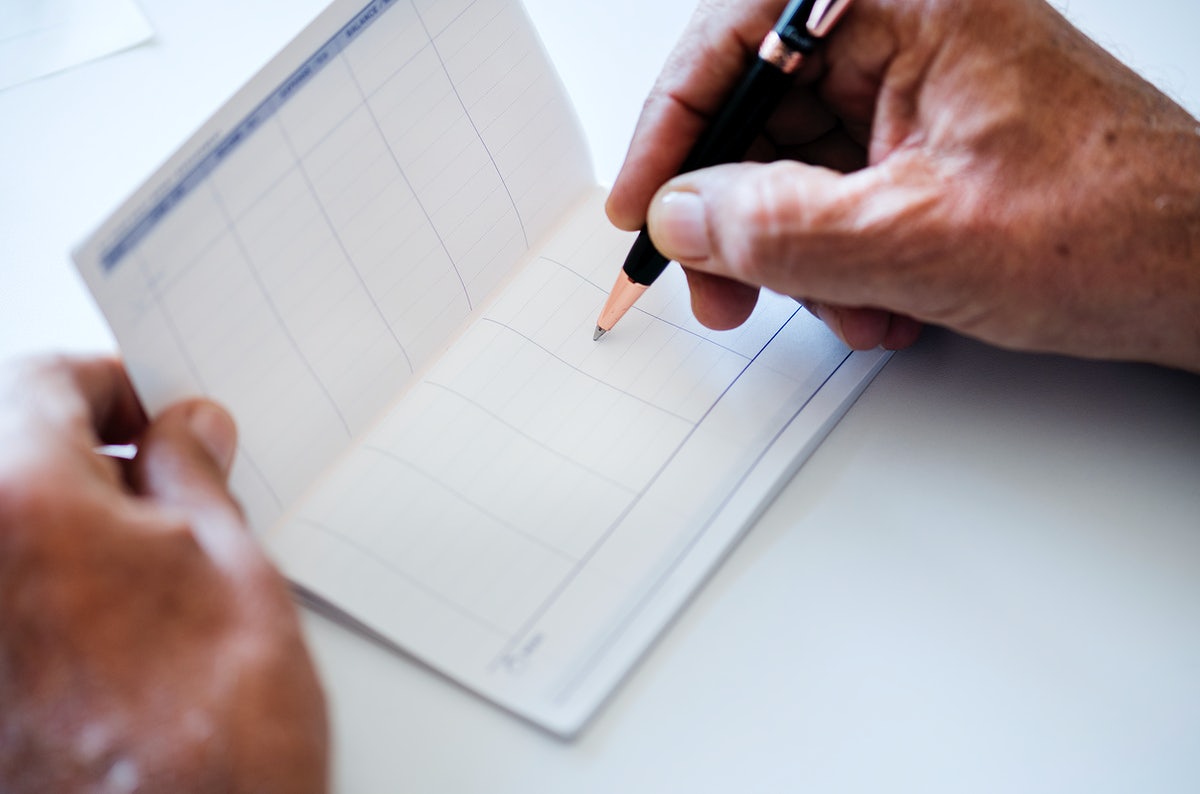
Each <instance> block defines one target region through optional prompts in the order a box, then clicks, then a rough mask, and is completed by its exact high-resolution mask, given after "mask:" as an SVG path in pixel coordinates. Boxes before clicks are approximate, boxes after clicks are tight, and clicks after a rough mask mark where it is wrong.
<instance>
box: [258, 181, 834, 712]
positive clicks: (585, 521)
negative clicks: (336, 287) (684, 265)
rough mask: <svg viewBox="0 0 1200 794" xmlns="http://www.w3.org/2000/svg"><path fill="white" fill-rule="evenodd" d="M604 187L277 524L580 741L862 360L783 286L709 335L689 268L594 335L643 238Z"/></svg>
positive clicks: (285, 538) (359, 595)
mask: <svg viewBox="0 0 1200 794" xmlns="http://www.w3.org/2000/svg"><path fill="white" fill-rule="evenodd" d="M602 201H603V195H602V194H601V193H599V192H597V193H596V194H595V195H594V197H593V199H592V200H591V201H590V202H588V203H586V204H585V205H583V206H581V207H579V208H578V209H577V210H576V212H575V214H574V216H573V219H572V222H570V223H568V224H566V225H565V226H564V227H563V229H562V231H561V232H560V233H559V234H558V235H556V236H555V237H553V238H552V239H551V241H550V242H549V243H548V244H547V246H546V247H545V248H544V249H542V250H539V251H538V252H537V255H536V258H535V259H534V260H533V261H532V262H531V263H530V264H529V265H528V266H526V267H525V268H524V269H523V270H522V271H521V272H520V274H519V275H518V276H517V278H516V279H515V280H514V282H513V283H511V284H509V285H508V286H507V287H506V288H505V289H504V291H503V292H502V293H501V295H500V297H499V299H498V300H497V301H496V302H495V303H494V304H491V305H489V306H488V307H487V308H486V309H485V311H484V313H483V315H482V316H481V317H479V318H478V319H477V320H476V321H475V322H474V323H473V324H472V325H471V327H470V328H469V329H468V330H467V332H466V333H465V334H464V335H463V336H462V337H460V338H459V339H458V340H457V341H456V342H455V344H454V345H453V346H452V347H451V348H450V349H449V350H448V351H447V352H446V353H445V354H444V355H443V356H442V357H441V358H440V359H439V361H438V362H437V363H436V364H435V365H434V366H433V367H432V368H431V369H430V370H429V372H428V373H427V374H426V375H425V376H424V377H423V378H422V379H421V382H420V383H419V384H418V385H416V386H415V387H414V388H412V389H411V390H409V392H408V393H407V394H406V396H405V397H404V398H403V400H402V401H400V402H399V403H398V404H397V405H396V406H395V407H394V408H393V409H392V410H391V411H390V412H389V413H388V414H387V416H386V417H385V418H384V420H383V421H382V422H381V423H380V424H379V425H378V426H377V427H376V428H374V429H373V430H371V431H370V432H369V433H367V434H365V435H364V436H363V437H362V439H361V441H360V443H358V444H356V446H355V447H354V448H353V450H352V451H351V452H350V454H349V455H348V456H347V457H346V458H344V459H343V460H342V462H341V463H340V464H339V465H338V466H337V467H336V468H335V469H334V470H333V471H332V472H331V473H330V474H329V476H328V477H327V478H325V479H324V480H322V481H321V482H320V483H318V485H317V487H316V488H314V490H313V492H312V494H311V496H310V497H309V498H307V499H306V500H304V501H303V502H302V503H301V505H300V506H299V507H298V508H297V510H296V511H295V512H294V513H293V514H291V515H290V517H289V519H288V520H286V521H285V522H284V524H283V525H282V526H281V527H280V528H279V529H277V530H276V531H274V532H273V533H271V535H270V536H269V537H268V538H267V542H268V544H269V546H270V548H271V549H272V552H273V554H274V556H275V557H276V558H277V559H278V560H280V562H281V564H282V565H283V566H284V569H285V570H286V571H288V572H289V574H290V575H291V576H292V577H293V578H294V579H296V580H297V581H300V582H303V583H304V585H305V587H306V589H308V591H309V592H310V593H311V594H312V595H315V596H317V597H318V598H320V599H322V600H324V601H325V602H327V603H331V604H333V605H335V606H337V607H338V608H339V609H342V610H345V611H346V612H349V613H350V614H352V615H354V616H355V617H356V618H357V619H358V620H360V621H361V622H363V623H365V624H366V625H368V626H369V627H370V628H371V629H372V630H374V631H375V632H377V633H379V634H381V635H383V636H385V637H387V638H388V639H390V640H391V641H392V642H395V643H396V644H398V645H400V646H401V647H403V648H405V649H406V650H408V651H410V652H412V653H414V654H415V655H417V656H419V657H420V658H422V659H424V660H425V661H426V662H428V663H430V664H431V665H433V666H434V667H436V668H438V669H440V670H443V671H445V672H447V673H448V674H450V675H452V676H454V677H455V678H457V679H459V680H460V681H463V682H464V683H467V684H468V685H469V686H471V687H473V688H475V689H477V690H478V691H480V692H482V693H484V694H485V695H487V696H488V697H490V698H492V699H494V700H497V701H498V702H500V703H503V704H504V705H506V706H507V707H508V708H510V709H512V710H514V711H516V712H518V713H521V714H523V715H525V716H527V717H529V718H531V719H534V720H535V721H538V722H540V723H542V724H546V725H549V726H552V727H553V728H554V729H555V730H559V731H560V732H563V733H570V732H572V731H574V730H576V729H577V728H578V727H579V725H580V724H581V721H582V720H583V719H585V718H586V716H587V715H589V714H590V713H592V711H593V710H594V709H595V707H596V706H597V705H598V699H597V697H596V696H595V695H590V696H587V697H583V698H577V697H576V696H575V695H576V691H577V690H578V689H579V688H580V686H581V684H582V683H584V682H585V680H586V678H587V672H586V670H587V668H588V666H589V665H590V664H592V663H593V662H594V661H595V657H596V655H597V654H598V653H601V652H602V650H603V649H604V646H605V645H606V643H607V642H608V641H609V639H610V635H611V634H612V632H614V631H617V633H618V634H619V630H618V626H619V624H620V623H622V622H624V621H626V620H628V619H629V618H630V614H629V610H630V609H631V605H632V604H634V603H636V602H637V600H638V599H640V598H643V597H644V596H645V595H646V594H647V593H648V592H650V591H651V590H652V589H654V588H655V587H656V586H657V584H658V583H659V581H660V579H661V578H662V577H663V576H665V575H666V574H667V573H668V572H669V570H670V567H671V565H672V564H673V562H674V561H675V560H676V559H677V558H678V556H679V555H680V554H681V553H683V552H684V550H686V549H687V547H688V546H689V545H690V544H691V543H693V542H694V541H695V540H696V539H697V537H698V536H699V534H701V533H702V532H703V531H705V529H706V527H707V526H708V524H709V522H710V521H711V519H712V517H713V516H714V515H715V514H716V513H717V512H719V510H720V509H721V508H722V506H723V504H724V503H725V502H726V501H727V500H728V499H729V498H730V496H731V494H732V493H733V492H734V491H735V490H736V489H737V487H738V486H739V485H740V484H741V483H742V481H743V480H744V478H745V477H746V476H747V474H748V472H750V471H751V470H752V469H753V468H754V466H755V465H756V464H757V463H758V461H759V460H760V458H761V457H762V456H763V454H764V453H765V451H766V450H767V449H768V448H769V447H770V446H771V444H772V442H773V441H774V439H775V438H776V436H777V435H778V434H779V433H780V432H781V430H782V429H783V428H784V427H785V426H786V425H787V424H788V423H789V422H790V421H791V420H792V419H793V418H794V416H795V414H796V413H797V411H798V410H799V409H800V407H802V406H803V405H804V404H805V403H806V402H807V401H808V400H809V399H810V398H811V397H812V395H813V394H814V393H816V392H817V390H818V388H819V387H820V386H821V385H822V384H824V383H825V382H826V381H827V380H828V378H829V376H830V375H831V374H832V373H833V372H835V371H836V370H837V369H838V368H839V367H840V366H841V365H842V364H844V363H845V362H846V361H847V360H848V358H849V352H848V351H847V350H846V349H845V348H844V347H843V346H842V345H841V344H840V343H839V342H838V341H837V340H836V338H835V337H833V336H832V335H831V334H829V333H828V331H827V330H826V329H825V328H824V327H823V326H822V325H821V324H820V323H819V322H817V321H816V320H814V319H813V318H811V317H810V316H809V315H808V314H807V313H806V312H803V311H802V310H800V309H799V308H798V306H797V304H796V303H795V302H794V301H792V300H790V299H785V298H780V297H779V296H774V295H771V294H769V293H767V294H764V295H763V297H762V300H761V301H760V305H759V307H758V308H757V310H756V312H755V314H754V316H753V317H752V319H751V320H750V321H749V322H748V323H747V324H746V325H745V326H744V327H743V328H741V329H740V330H738V331H737V332H733V333H714V332H711V331H707V330H706V329H703V328H701V327H700V326H699V325H698V324H697V323H696V322H695V320H693V319H692V318H691V314H690V311H688V310H687V309H686V303H685V301H683V300H682V299H683V298H685V297H686V289H685V288H684V285H683V284H682V283H681V278H680V275H679V273H678V271H677V270H676V271H674V272H673V273H672V274H671V275H670V276H667V277H666V278H665V281H664V282H663V283H661V284H657V283H656V284H655V285H654V287H653V288H652V289H651V290H650V292H648V293H647V296H646V297H647V298H649V300H647V301H646V304H647V306H648V307H649V308H644V307H638V308H637V309H636V310H635V312H634V313H633V314H631V315H630V316H628V317H627V318H626V320H625V321H623V322H622V324H621V326H620V327H619V329H618V331H617V332H614V333H613V334H611V335H610V336H606V337H605V338H604V339H603V340H601V341H600V342H599V343H596V342H593V341H592V338H591V331H592V324H593V323H594V318H595V317H596V315H597V313H598V312H599V309H600V306H601V304H602V303H603V301H604V298H605V289H604V288H603V287H601V286H600V285H601V284H602V283H604V282H603V281H601V279H604V280H607V279H608V277H609V276H611V273H612V270H613V263H614V262H619V261H620V260H621V257H622V256H623V254H624V252H626V251H627V250H628V248H629V244H630V242H631V237H630V236H629V235H627V234H624V233H620V232H616V231H614V230H612V229H611V228H610V227H609V226H608V225H607V224H606V223H605V222H604V215H603V207H602ZM773 344H774V345H775V346H776V348H775V349H772V345H773ZM780 346H782V347H784V348H786V349H787V355H786V356H781V355H780V354H778V353H777V352H776V350H777V349H778V348H779V347H780ZM768 350H770V351H771V352H770V353H768V352H767V351H768ZM750 517H751V516H750V515H743V516H742V517H741V521H742V523H743V524H744V523H745V521H747V520H748V519H749V518H750ZM737 531H739V528H738V527H737V526H735V527H734V532H733V533H732V535H731V537H730V540H731V539H732V537H736V532H737ZM693 586H694V582H693Z"/></svg>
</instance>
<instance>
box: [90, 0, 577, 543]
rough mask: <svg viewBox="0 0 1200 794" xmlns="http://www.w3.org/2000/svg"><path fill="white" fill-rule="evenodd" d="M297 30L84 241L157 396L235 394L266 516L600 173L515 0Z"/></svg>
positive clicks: (249, 476)
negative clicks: (273, 57)
mask: <svg viewBox="0 0 1200 794" xmlns="http://www.w3.org/2000/svg"><path fill="white" fill-rule="evenodd" d="M301 39H303V40H311V44H308V42H307V41H297V42H296V43H295V44H294V45H293V46H292V47H291V48H289V50H287V51H286V52H285V53H283V54H282V55H281V56H280V57H279V58H278V59H277V60H276V61H275V62H273V63H272V64H271V65H270V66H268V67H267V69H266V70H264V73H263V74H262V75H260V76H259V78H257V79H256V80H255V81H254V82H253V83H252V84H251V85H250V86H248V87H247V88H246V89H245V90H244V91H243V92H242V93H241V94H240V95H239V97H238V98H237V99H235V100H234V101H233V102H232V103H231V104H230V106H228V107H226V108H225V109H223V110H222V111H221V113H219V114H218V116H217V117H216V118H215V119H214V120H213V121H212V122H210V123H209V124H208V125H207V126H206V128H205V129H204V130H202V131H201V133H200V134H198V135H197V136H196V139H195V140H194V141H193V144H192V145H191V146H190V147H189V149H192V150H194V151H187V150H185V152H184V153H182V154H181V155H180V156H178V157H176V159H175V162H174V163H173V164H171V165H169V166H168V167H167V168H165V169H164V170H163V172H161V173H160V174H159V176H158V177H156V178H155V179H154V180H152V182H151V185H150V186H148V187H147V189H145V190H143V191H142V194H141V195H139V196H138V197H136V198H135V199H134V200H133V201H131V202H130V205H129V206H128V207H127V208H126V209H125V210H124V211H123V212H122V213H120V214H119V215H118V216H117V217H116V218H114V219H113V220H112V221H110V222H109V223H108V224H107V225H106V226H105V227H104V228H103V229H102V230H101V232H100V233H98V234H97V235H96V236H95V237H94V238H93V240H92V241H90V242H89V243H88V245H86V246H85V247H84V248H83V249H82V250H81V252H80V254H79V256H78V259H79V262H80V266H81V270H82V271H83V273H84V275H85V278H86V279H87V281H88V283H89V286H91V288H92V290H93V292H94V293H95V294H96V295H97V297H98V300H99V302H100V304H101V306H102V308H103V309H104V311H105V314H106V316H107V317H108V318H109V322H110V323H111V324H112V325H113V328H114V331H115V333H116V336H117V338H118V339H119V340H120V341H121V346H122V350H123V352H124V354H125V357H126V359H127V361H128V362H129V366H130V369H131V370H132V373H133V375H134V379H135V381H136V382H137V383H138V385H139V388H140V389H141V390H142V394H143V399H144V400H145V401H146V402H147V404H148V405H149V406H150V408H151V409H157V408H159V407H161V406H163V405H165V404H166V403H168V402H170V401H171V400H174V399H178V398H180V397H183V396H186V395H189V394H195V393H205V394H209V395H212V396H214V397H216V398H217V399H219V400H221V401H222V402H224V403H225V404H226V405H228V406H229V407H230V408H231V409H232V411H233V413H234V415H235V416H236V417H237V419H238V423H239V425H240V426H241V428H242V434H241V453H242V454H241V455H240V456H239V458H238V464H237V467H236V469H235V472H234V478H233V481H234V486H235V489H236V490H237V491H238V493H239V495H240V496H241V498H242V500H243V502H244V504H245V505H246V507H247V510H248V512H249V514H250V516H251V518H252V519H253V521H254V523H256V524H257V525H260V526H267V525H269V524H271V523H273V522H274V521H275V520H276V519H277V518H278V516H279V515H280V514H281V512H282V511H283V510H284V509H285V508H286V507H287V506H288V505H289V504H291V503H292V502H293V501H294V500H295V499H296V498H297V497H298V496H299V494H300V493H302V492H303V490H304V489H305V487H306V486H307V485H308V483H310V482H311V481H312V479H313V478H314V477H315V476H316V475H317V473H318V472H320V471H321V470H322V469H324V468H325V467H326V466H328V465H329V464H330V463H331V462H332V461H333V460H334V459H336V457H337V456H338V455H340V454H341V453H342V451H344V450H345V448H346V446H347V444H348V443H349V441H350V439H352V438H353V437H354V436H355V435H356V434H357V433H360V432H362V431H363V430H364V429H365V428H367V427H369V426H370V425H371V423H372V422H373V421H374V420H375V418H376V417H377V416H378V414H379V412H380V411H381V410H382V409H383V408H384V407H385V406H386V405H387V404H388V403H389V402H390V401H391V400H393V399H394V398H395V395H396V394H397V393H398V392H399V391H400V390H401V389H402V388H403V387H404V386H405V384H406V383H408V381H409V379H410V378H411V377H412V374H413V373H414V372H416V371H418V370H419V369H420V368H421V367H423V366H425V365H426V363H427V362H428V361H429V359H430V357H431V356H432V355H434V354H435V353H436V352H437V351H439V350H440V349H441V348H442V347H444V346H445V344H446V343H447V341H448V340H449V339H450V338H451V337H452V336H453V335H454V334H455V333H456V332H457V330H458V329H459V327H460V326H461V325H462V323H463V322H464V321H465V320H466V318H467V317H469V316H470V315H471V313H472V311H474V310H475V309H476V307H478V305H479V304H480V303H481V302H483V301H484V300H485V299H486V298H487V296H488V295H489V294H490V293H491V291H492V290H493V289H494V288H495V287H496V285H497V284H499V283H500V282H502V281H503V280H504V279H506V278H507V277H508V276H509V274H510V273H511V272H512V270H513V268H514V267H515V266H516V265H517V264H518V263H519V262H520V261H521V260H522V259H523V258H524V257H525V256H526V254H527V252H528V250H529V246H530V243H531V242H532V241H534V240H536V239H537V238H539V237H540V236H542V235H544V234H545V233H546V230H547V229H548V228H549V227H550V226H551V225H552V223H553V222H555V221H556V216H557V215H558V214H559V213H561V210H562V208H563V207H564V206H567V205H570V204H571V203H573V202H575V201H576V200H577V199H578V197H579V196H580V195H581V194H582V192H583V191H584V190H585V189H586V188H587V187H588V186H589V185H590V184H591V183H592V177H591V173H590V165H589V161H588V157H587V153H586V150H585V148H584V145H583V143H582V138H581V135H580V133H579V130H578V129H577V125H576V122H575V118H574V115H573V112H572V111H571V109H570V105H569V104H568V103H567V101H566V99H565V97H564V96H563V95H562V92H561V89H560V87H559V84H558V82H557V79H556V77H555V75H554V72H553V70H552V69H551V68H550V67H549V65H548V63H547V62H546V60H545V56H544V54H543V52H542V50H541V47H540V45H539V43H538V41H537V39H536V36H535V35H534V33H533V31H532V28H531V26H530V24H529V22H528V20H527V19H526V18H525V16H524V12H523V10H522V9H521V6H520V4H519V3H516V2H513V1H512V0H471V1H470V2H463V1H462V0H457V1H456V0H424V2H408V1H407V0H375V2H369V3H366V4H365V5H364V4H363V2H362V0H357V2H340V3H337V4H336V5H334V6H333V7H332V8H331V9H330V10H329V11H328V12H327V13H326V14H325V15H324V16H323V17H322V18H321V19H320V20H318V22H317V23H314V26H313V27H312V28H310V29H309V30H307V31H305V33H304V34H302V36H301ZM306 44H307V46H305V45H306ZM310 47H311V49H310Z"/></svg>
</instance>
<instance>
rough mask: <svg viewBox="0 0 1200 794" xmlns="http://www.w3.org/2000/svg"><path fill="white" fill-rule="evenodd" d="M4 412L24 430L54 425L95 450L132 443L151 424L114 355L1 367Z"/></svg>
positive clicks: (0, 401)
mask: <svg viewBox="0 0 1200 794" xmlns="http://www.w3.org/2000/svg"><path fill="white" fill-rule="evenodd" d="M0 408H3V409H4V413H5V414H8V415H9V416H10V417H12V418H13V419H15V420H16V421H17V422H20V423H21V425H23V426H26V427H28V426H30V425H34V426H41V427H46V426H49V427H51V428H53V429H55V430H61V431H63V432H65V433H67V434H69V435H74V436H77V437H80V438H81V440H83V441H84V442H85V443H87V444H88V445H90V446H96V445H97V444H100V443H103V444H123V443H127V442H129V441H131V440H133V439H134V438H135V437H136V436H137V435H138V434H139V433H140V432H141V431H142V429H143V428H144V427H145V426H146V415H145V413H144V412H143V410H142V406H141V403H140V402H139V401H138V398H137V393H136V392H135V391H134V389H133V384H132V383H130V381H129V377H128V375H127V374H126V373H125V368H124V367H123V366H122V365H121V362H120V361H119V360H117V359H116V358H112V357H97V358H76V357H68V356H60V357H52V358H35V359H27V360H24V361H19V362H14V363H11V364H9V365H8V366H5V367H3V368H0Z"/></svg>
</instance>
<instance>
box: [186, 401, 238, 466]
mask: <svg viewBox="0 0 1200 794" xmlns="http://www.w3.org/2000/svg"><path fill="white" fill-rule="evenodd" d="M188 428H189V429H190V430H191V431H192V435H193V436H195V437H196V440H197V441H199V442H200V445H201V446H203V447H204V450H205V451H206V452H207V453H208V454H209V456H210V457H211V458H212V459H213V461H214V462H215V463H216V464H217V465H218V466H220V467H221V471H222V472H225V473H226V474H228V473H229V469H230V467H232V466H233V456H234V455H235V454H236V453H237V427H236V426H235V425H234V423H233V418H232V417H231V416H230V415H229V414H227V413H226V412H225V411H224V410H222V409H221V408H218V407H217V406H215V405H213V404H212V403H207V402H201V403H197V404H196V407H195V408H194V409H193V410H192V414H191V416H190V417H188Z"/></svg>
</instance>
